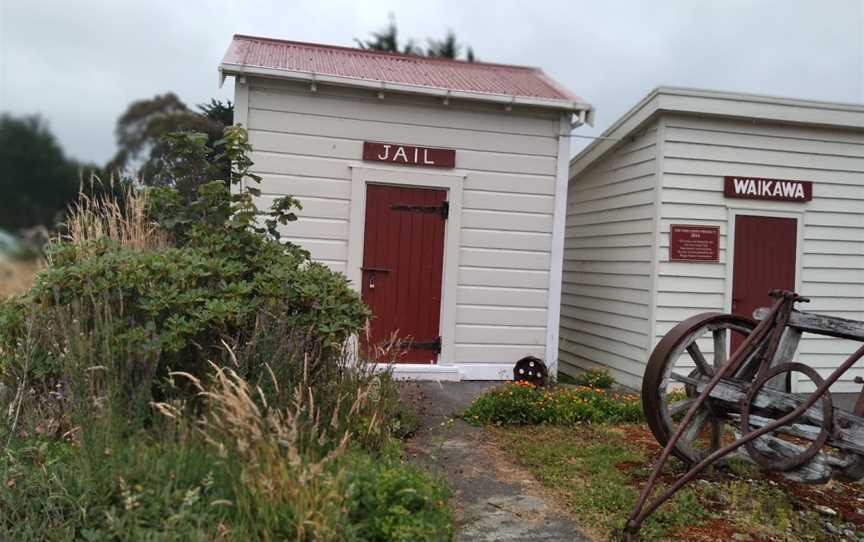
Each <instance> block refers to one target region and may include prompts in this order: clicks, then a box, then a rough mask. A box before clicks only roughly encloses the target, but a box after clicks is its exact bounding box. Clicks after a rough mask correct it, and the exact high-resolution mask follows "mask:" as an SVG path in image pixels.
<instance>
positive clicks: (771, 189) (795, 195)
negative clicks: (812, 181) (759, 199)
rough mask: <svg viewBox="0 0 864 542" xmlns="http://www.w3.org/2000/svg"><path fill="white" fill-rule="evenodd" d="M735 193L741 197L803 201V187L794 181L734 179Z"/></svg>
mask: <svg viewBox="0 0 864 542" xmlns="http://www.w3.org/2000/svg"><path fill="white" fill-rule="evenodd" d="M732 182H733V183H734V184H735V193H736V194H740V195H742V196H744V195H746V196H767V197H776V198H789V199H804V187H803V186H802V185H801V183H796V182H794V181H769V180H763V179H758V180H757V179H738V178H736V179H734V180H733V181H732Z"/></svg>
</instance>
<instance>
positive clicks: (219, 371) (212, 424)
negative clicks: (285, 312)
mask: <svg viewBox="0 0 864 542" xmlns="http://www.w3.org/2000/svg"><path fill="white" fill-rule="evenodd" d="M211 367H212V369H213V373H212V377H211V378H210V381H209V382H207V383H204V382H202V381H201V380H199V379H198V378H195V377H194V376H192V375H190V374H188V373H180V372H174V373H171V376H172V377H173V378H177V377H180V378H184V379H185V380H187V381H188V382H189V383H190V384H191V385H192V386H193V387H194V388H195V389H197V390H198V396H199V397H202V398H204V399H205V401H206V408H205V414H204V415H203V416H202V417H200V418H199V419H198V421H197V423H196V425H195V427H194V429H193V428H187V429H181V432H180V433H181V434H191V433H193V432H194V433H197V434H199V435H201V436H202V437H203V438H204V440H205V441H206V442H208V443H209V444H210V445H212V446H214V447H215V448H216V449H217V450H218V452H219V454H220V455H221V456H223V457H225V458H227V459H229V460H233V461H238V462H239V463H240V464H241V465H242V486H243V492H241V494H240V495H238V500H239V501H241V502H238V503H236V504H237V506H240V507H243V506H255V503H260V502H267V503H270V504H271V505H272V506H273V507H274V509H283V510H284V509H292V510H293V511H294V514H295V517H294V518H293V521H292V522H291V523H292V525H293V526H294V529H295V533H294V534H295V539H296V540H335V539H338V538H339V533H338V532H335V531H333V528H334V526H335V525H338V524H339V522H337V521H333V518H334V517H338V516H339V515H340V514H342V513H343V512H342V510H343V507H344V498H345V496H344V495H343V492H342V491H341V490H340V487H342V476H343V473H342V472H341V471H340V470H339V469H328V466H330V465H331V464H332V463H334V461H336V460H337V459H338V458H339V457H341V456H342V455H343V454H344V453H345V451H346V450H347V449H348V444H349V442H350V440H351V438H352V434H351V433H350V430H349V429H347V427H350V425H351V424H350V423H345V420H344V419H340V418H341V417H342V414H347V417H348V418H349V420H350V419H351V418H352V417H353V416H358V415H360V413H361V412H362V411H363V410H364V407H365V406H366V403H368V402H369V401H370V400H371V396H372V394H373V391H374V390H373V386H372V384H371V382H370V384H369V385H368V386H367V387H365V388H364V389H359V390H356V393H354V394H351V395H352V396H353V400H352V399H351V397H349V396H348V395H347V394H346V395H344V396H340V397H338V398H337V406H336V409H335V410H334V411H333V412H332V413H331V414H330V415H329V416H326V417H323V418H325V419H322V412H321V410H320V409H319V408H318V407H317V406H316V397H315V388H314V386H313V385H312V383H311V382H310V381H309V377H308V367H309V361H308V360H306V361H305V362H304V369H305V370H304V378H303V381H302V382H300V383H299V385H297V386H296V388H295V389H294V393H293V399H292V401H291V402H290V404H289V405H288V406H286V407H284V408H273V407H271V406H270V405H268V402H267V399H266V396H265V394H264V393H263V392H262V390H261V388H260V387H254V388H253V387H252V386H250V385H249V383H248V382H246V380H244V379H243V378H242V377H241V376H239V375H238V374H237V373H236V372H235V371H234V370H233V369H231V368H227V367H219V366H217V365H215V364H212V363H211ZM271 374H272V372H271ZM273 383H274V385H276V382H275V377H274V382H273ZM154 407H155V408H156V410H157V411H159V412H160V413H162V414H163V415H165V416H166V417H168V418H170V419H172V420H174V421H175V422H177V423H179V424H181V425H182V424H183V423H184V422H183V420H184V419H186V417H185V416H184V411H186V406H185V405H178V404H168V403H155V404H154ZM344 409H347V411H346V410H344ZM373 418H374V416H373ZM376 423H377V422H376V420H374V419H373V420H372V421H371V422H370V425H374V424H376ZM243 493H245V494H246V495H248V497H247V499H248V501H246V499H244V498H243V497H242V494H243ZM243 501H246V502H243Z"/></svg>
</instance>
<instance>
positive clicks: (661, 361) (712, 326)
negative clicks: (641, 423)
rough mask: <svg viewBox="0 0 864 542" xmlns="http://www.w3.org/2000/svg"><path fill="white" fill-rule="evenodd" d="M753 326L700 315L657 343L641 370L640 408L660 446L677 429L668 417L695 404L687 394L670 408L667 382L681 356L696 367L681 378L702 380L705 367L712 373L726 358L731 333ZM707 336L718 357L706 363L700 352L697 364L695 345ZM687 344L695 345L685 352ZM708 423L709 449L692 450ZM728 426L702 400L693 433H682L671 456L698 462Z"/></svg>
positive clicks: (724, 317)
mask: <svg viewBox="0 0 864 542" xmlns="http://www.w3.org/2000/svg"><path fill="white" fill-rule="evenodd" d="M755 327H756V322H754V321H753V320H751V319H749V318H745V317H742V316H736V315H729V314H719V313H707V314H701V315H698V316H694V317H692V318H689V319H687V320H685V321H684V322H681V323H680V324H678V325H677V326H675V327H674V328H673V329H672V330H670V331H669V332H668V333H667V334H666V335H665V336H664V337H663V339H662V340H661V341H660V343H658V344H657V347H656V348H655V349H654V352H652V354H651V358H650V360H649V363H648V368H647V369H646V373H645V379H644V381H643V388H642V404H643V408H644V409H645V416H646V420H647V421H648V425H649V427H650V428H651V431H652V433H653V434H654V436H655V438H656V439H657V441H658V442H659V443H660V444H661V445H664V446H665V445H666V443H668V441H669V439H670V438H671V436H672V434H674V432H675V430H676V428H677V423H676V422H675V421H674V419H673V417H674V416H677V415H679V414H680V413H681V412H682V411H683V412H686V410H687V409H689V408H690V406H692V403H693V401H695V395H689V396H688V397H687V399H685V400H683V401H681V402H679V403H673V404H674V405H675V406H674V407H673V406H671V404H670V403H669V397H668V393H667V392H668V390H667V388H668V386H669V383H670V380H674V379H673V374H672V373H673V370H674V369H676V364H677V363H678V362H679V359H680V358H681V356H682V355H687V356H689V357H690V358H691V360H692V361H693V362H694V365H695V366H696V368H695V369H694V370H693V371H691V373H690V374H689V375H684V376H691V375H693V373H694V372H698V373H700V375H699V376H704V377H705V378H704V379H705V380H706V381H707V378H708V377H709V376H710V375H709V374H705V371H706V369H707V370H708V371H710V373H711V374H713V371H714V370H715V369H716V368H717V367H718V366H719V365H722V364H723V363H725V362H726V361H727V360H728V359H729V350H730V349H731V348H730V345H731V339H730V338H729V336H730V335H731V331H737V332H739V333H741V334H743V335H744V336H747V335H749V334H750V333H751V332H752V331H753V328H755ZM709 333H710V334H711V337H712V340H713V341H714V349H715V350H716V351H718V352H719V353H720V354H721V355H720V356H719V357H717V358H715V360H713V361H712V362H708V361H707V359H705V356H704V354H702V355H701V362H700V361H697V359H696V357H698V356H699V355H700V354H701V349H700V348H699V346H698V344H697V342H696V341H697V340H698V339H699V338H701V337H703V336H704V335H706V334H709ZM691 345H696V347H695V349H693V350H694V351H691V350H690V348H689V347H690V346H691ZM685 352H686V354H685ZM679 374H680V373H679ZM708 423H710V424H711V427H710V432H711V436H710V443H709V445H708V448H707V449H705V450H698V449H694V448H693V447H692V446H691V445H690V443H691V442H694V441H695V440H696V439H698V438H699V437H700V435H701V434H702V432H703V431H704V430H705V429H706V427H705V426H706V425H707V424H708ZM728 423H729V420H728V419H724V418H722V417H721V416H719V415H718V413H716V412H714V411H713V410H711V405H710V401H709V402H706V404H705V405H703V408H702V409H700V410H699V411H698V412H697V413H696V416H694V419H693V421H692V422H691V425H690V426H689V427H691V428H692V429H689V430H685V433H684V435H682V438H681V440H679V442H678V443H677V444H676V447H675V449H674V450H673V453H674V454H675V456H676V457H678V458H679V459H681V460H682V461H685V462H687V463H696V462H698V461H700V460H701V459H703V458H704V457H705V456H707V455H708V453H710V451H711V450H714V449H717V448H719V446H720V441H721V439H722V435H723V425H724V424H728Z"/></svg>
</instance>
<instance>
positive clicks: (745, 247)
mask: <svg viewBox="0 0 864 542" xmlns="http://www.w3.org/2000/svg"><path fill="white" fill-rule="evenodd" d="M797 238H798V224H797V221H796V220H795V219H794V218H776V217H767V216H748V215H738V216H736V217H735V263H734V268H733V271H732V312H733V313H735V314H741V315H743V316H748V317H751V318H752V316H753V311H754V310H756V309H757V308H759V307H768V306H770V305H771V304H772V303H773V301H774V300H773V299H771V298H770V297H769V296H768V292H769V291H771V290H772V289H774V288H780V289H783V290H794V289H795V270H796V267H797V266H796V263H795V261H796V253H797V246H796V245H797ZM742 341H743V338H742V337H741V336H739V335H738V334H734V335H733V338H732V351H733V352H734V351H735V349H737V347H738V346H739V345H740V344H741V342H742Z"/></svg>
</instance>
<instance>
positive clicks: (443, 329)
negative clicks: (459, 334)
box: [346, 164, 466, 380]
mask: <svg viewBox="0 0 864 542" xmlns="http://www.w3.org/2000/svg"><path fill="white" fill-rule="evenodd" d="M350 167H351V211H350V216H349V222H348V267H347V270H346V274H347V275H348V279H349V280H350V281H351V284H352V285H353V287H354V289H355V290H357V292H360V291H361V289H362V288H361V281H362V280H363V272H362V270H361V268H362V266H363V245H364V242H363V241H364V235H365V230H366V189H367V186H368V185H370V184H386V185H396V186H399V185H401V186H411V187H417V188H439V189H440V188H443V189H445V190H447V201H448V202H449V205H450V213H449V215H448V218H447V220H446V222H445V224H444V264H443V266H444V269H442V276H441V313H440V319H439V334H440V336H441V353H440V354H439V355H438V361H437V363H435V364H408V363H406V364H398V365H396V366H395V367H394V373H395V374H396V375H397V376H399V377H402V378H416V379H438V380H448V379H449V380H458V379H459V378H460V372H459V367H458V366H457V365H456V364H455V344H456V294H457V287H458V281H459V241H460V235H461V231H462V227H461V221H462V186H463V184H464V182H465V177H466V175H465V174H464V173H461V172H459V171H457V170H450V171H448V172H447V173H443V172H437V171H426V170H421V169H419V168H412V167H399V166H390V167H384V166H378V167H373V166H369V165H367V164H363V165H359V164H352V165H351V166H350Z"/></svg>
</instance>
